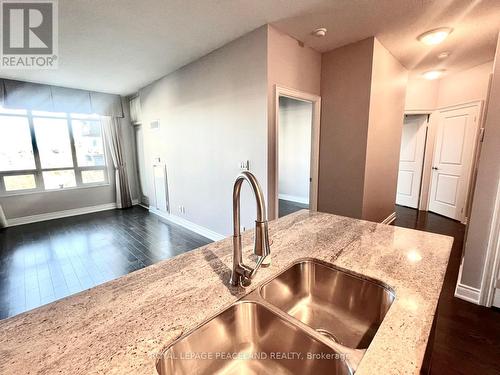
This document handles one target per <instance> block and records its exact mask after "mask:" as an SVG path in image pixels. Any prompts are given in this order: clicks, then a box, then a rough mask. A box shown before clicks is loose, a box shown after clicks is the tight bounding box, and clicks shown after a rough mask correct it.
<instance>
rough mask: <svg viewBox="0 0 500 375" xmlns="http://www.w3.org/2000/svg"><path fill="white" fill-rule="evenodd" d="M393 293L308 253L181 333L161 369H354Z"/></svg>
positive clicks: (322, 371)
mask: <svg viewBox="0 0 500 375" xmlns="http://www.w3.org/2000/svg"><path fill="white" fill-rule="evenodd" d="M393 300H394V293H393V292H392V291H391V289H390V288H389V287H388V286H386V285H384V284H382V283H381V282H378V281H376V280H372V279H368V278H365V277H362V276H359V275H354V274H352V273H350V272H348V271H344V270H340V269H338V268H336V267H334V266H332V265H330V264H326V263H323V262H321V261H318V260H314V259H305V260H301V261H298V262H296V263H294V264H293V265H291V266H290V267H289V268H288V269H286V270H285V271H283V272H282V273H280V274H279V275H278V276H276V277H274V278H273V279H271V280H270V281H268V282H267V283H265V284H264V285H262V286H261V287H260V288H258V289H257V290H255V291H253V292H252V293H250V294H248V295H247V296H245V297H244V298H243V299H242V300H240V301H238V302H236V303H234V304H233V305H232V306H230V307H229V308H228V309H226V310H224V311H223V312H221V313H220V314H218V315H217V316H215V317H213V318H211V319H209V320H208V321H206V322H204V323H202V324H201V325H200V326H198V327H197V328H195V329H194V330H192V331H191V332H188V333H187V334H185V335H183V336H181V337H180V338H179V339H177V340H176V341H175V342H174V343H173V344H171V345H170V346H168V347H167V348H166V349H165V350H164V352H163V353H162V355H161V356H160V359H159V360H158V361H157V366H156V367H157V370H158V373H159V374H160V375H166V374H183V375H184V374H189V375H195V374H196V375H202V374H273V375H278V374H301V375H303V374H315V375H321V374H342V375H343V374H353V373H354V372H355V370H356V368H357V366H358V364H359V361H360V360H361V358H362V357H363V354H364V352H365V350H366V349H367V348H368V346H369V345H370V342H371V341H372V339H373V337H374V336H375V333H376V332H377V330H378V327H379V326H380V324H381V323H382V320H383V319H384V317H385V315H386V313H387V311H388V310H389V307H390V306H391V304H392V302H393Z"/></svg>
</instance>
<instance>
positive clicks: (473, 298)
mask: <svg viewBox="0 0 500 375" xmlns="http://www.w3.org/2000/svg"><path fill="white" fill-rule="evenodd" d="M479 294H480V290H479V289H477V288H473V287H471V286H468V285H465V284H462V283H458V284H457V288H456V289H455V297H458V298H460V299H463V300H464V301H467V302H472V303H475V304H476V305H479Z"/></svg>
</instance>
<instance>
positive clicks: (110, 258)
mask: <svg viewBox="0 0 500 375" xmlns="http://www.w3.org/2000/svg"><path fill="white" fill-rule="evenodd" d="M210 242H212V241H211V240H208V239H206V238H204V237H202V236H200V235H198V234H196V233H193V232H190V231H188V230H186V229H184V228H182V227H180V226H177V225H175V224H170V223H166V222H163V221H160V220H159V219H158V218H157V217H156V216H154V215H152V214H150V213H149V212H148V211H147V210H146V209H144V208H142V207H140V206H135V207H133V208H130V209H127V210H123V211H122V210H112V211H104V212H99V213H94V214H88V215H81V216H74V217H70V218H65V219H57V220H51V221H45V222H40V223H34V224H27V225H21V226H17V227H11V228H6V229H3V230H0V319H4V318H7V317H9V316H13V315H16V314H19V313H21V312H23V311H27V310H31V309H33V308H35V307H38V306H41V305H44V304H46V303H49V302H52V301H54V300H57V299H60V298H62V297H65V296H67V295H70V294H74V293H77V292H80V291H82V290H85V289H88V288H91V287H93V286H95V285H98V284H101V283H104V282H106V281H109V280H112V279H116V278H118V277H120V276H122V275H125V274H127V273H130V272H133V271H135V270H138V269H140V268H143V267H146V266H149V265H151V264H153V263H156V262H159V261H161V260H163V259H167V258H171V257H173V256H175V255H178V254H181V253H183V252H186V251H189V250H192V249H195V248H197V247H200V246H203V245H205V244H207V243H210Z"/></svg>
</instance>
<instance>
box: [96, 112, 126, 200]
mask: <svg viewBox="0 0 500 375" xmlns="http://www.w3.org/2000/svg"><path fill="white" fill-rule="evenodd" d="M101 120H102V124H103V129H104V136H105V138H106V142H107V144H108V147H109V150H110V153H111V158H112V159H113V165H114V167H115V183H116V205H117V206H118V208H128V207H132V197H131V196H130V187H129V184H128V177H127V169H126V165H125V155H123V146H122V138H121V132H120V125H119V123H118V121H119V120H118V118H116V117H111V116H104V117H101Z"/></svg>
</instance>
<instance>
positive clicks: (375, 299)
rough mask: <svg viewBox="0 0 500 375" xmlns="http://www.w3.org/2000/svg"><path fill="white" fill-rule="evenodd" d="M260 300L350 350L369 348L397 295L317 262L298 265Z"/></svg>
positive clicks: (268, 286) (267, 288)
mask: <svg viewBox="0 0 500 375" xmlns="http://www.w3.org/2000/svg"><path fill="white" fill-rule="evenodd" d="M260 295H261V297H262V298H263V299H264V300H265V301H267V302H269V303H270V304H272V305H274V306H275V307H277V308H279V309H280V310H282V311H284V312H286V313H288V314H289V315H291V316H292V317H294V318H295V319H298V320H300V321H301V322H303V323H304V324H306V325H308V326H310V327H311V328H313V329H315V330H316V331H317V332H319V333H321V334H324V335H325V336H327V337H329V338H330V339H332V340H333V341H336V342H337V343H339V344H342V345H344V346H346V347H349V348H355V349H366V348H367V347H368V345H369V344H370V342H371V341H372V339H373V337H374V336H375V333H376V332H377V330H378V327H379V326H380V324H381V323H382V320H383V319H384V317H385V315H386V313H387V311H388V310H389V307H390V306H391V304H392V302H393V300H394V294H393V293H392V292H391V291H390V290H389V289H388V288H387V287H385V286H384V285H382V284H381V283H378V282H376V281H372V280H368V279H365V278H361V277H358V276H355V275H352V274H350V273H347V272H344V271H341V270H339V269H336V268H334V267H331V266H327V265H324V264H322V263H320V262H318V261H314V260H307V261H302V262H300V263H297V264H294V265H293V266H291V267H290V268H288V269H287V270H285V271H284V272H283V273H281V274H280V275H278V276H277V277H276V278H274V279H273V280H271V281H270V282H268V283H267V284H265V285H263V286H262V287H261V288H260Z"/></svg>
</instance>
